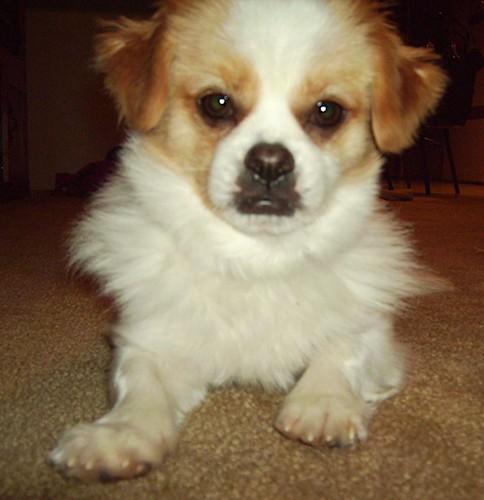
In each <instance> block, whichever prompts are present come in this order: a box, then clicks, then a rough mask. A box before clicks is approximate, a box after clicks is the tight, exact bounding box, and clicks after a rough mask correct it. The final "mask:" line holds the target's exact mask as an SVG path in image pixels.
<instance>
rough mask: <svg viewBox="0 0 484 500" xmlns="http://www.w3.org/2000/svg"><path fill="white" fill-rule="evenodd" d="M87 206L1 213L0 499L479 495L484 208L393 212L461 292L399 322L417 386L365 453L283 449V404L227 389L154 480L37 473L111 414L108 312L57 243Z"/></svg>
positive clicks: (54, 204)
mask: <svg viewBox="0 0 484 500" xmlns="http://www.w3.org/2000/svg"><path fill="white" fill-rule="evenodd" d="M81 205H82V202H81V201H80V200H76V199H72V198H52V197H48V196H45V195H43V196H34V197H31V198H29V199H25V200H20V201H12V202H9V203H6V204H3V205H0V342H1V343H0V381H1V389H0V431H1V440H0V498H1V499H27V498H29V499H30V498H34V499H35V498H45V499H48V498H55V499H65V498H67V499H69V498H76V499H77V498H89V499H91V498H93V499H96V498H109V499H118V498H120V499H136V498H143V499H151V498H162V499H165V498H166V499H210V498H211V499H238V498H243V499H291V500H298V499H325V498H327V499H360V498H361V499H370V498H375V499H452V500H455V499H478V498H484V483H483V477H484V472H483V468H482V463H483V436H484V423H483V413H484V412H483V409H484V408H483V381H484V373H483V361H484V355H483V354H484V353H483V351H484V349H483V340H482V334H483V307H482V305H483V275H484V271H483V266H482V261H483V259H484V231H483V229H484V227H483V222H484V202H483V199H478V198H471V197H461V198H455V197H452V196H448V197H445V196H444V197H442V196H440V197H439V196H437V197H430V198H425V197H416V198H415V199H414V200H413V201H411V202H393V203H392V206H393V207H394V208H396V209H397V210H399V211H400V212H401V213H402V215H403V216H404V217H405V218H406V219H407V220H410V221H413V222H414V223H415V224H416V236H417V239H418V240H419V247H420V248H421V249H422V253H423V254H424V256H425V260H426V261H427V262H428V263H431V264H432V266H433V267H434V268H435V269H437V270H438V271H440V272H441V273H443V274H445V275H446V276H448V277H449V278H450V279H451V280H452V281H453V282H454V284H455V285H456V287H457V289H456V291H455V292H452V293H446V294H442V295H437V296H431V297H425V298H421V299H418V300H415V301H414V302H413V306H414V308H413V311H412V313H407V314H406V315H404V316H402V317H401V318H400V320H399V322H398V331H399V333H400V335H401V337H402V338H403V339H404V340H405V341H406V342H407V343H408V344H410V345H411V347H412V350H413V353H414V361H413V366H412V373H411V376H410V378H409V380H408V383H407V385H406V388H405V389H404V390H403V392H401V393H400V394H399V395H398V396H396V397H395V398H393V399H391V400H389V401H388V402H386V403H385V404H384V405H383V406H382V407H381V408H380V411H379V413H377V416H376V418H375V419H374V420H373V422H372V424H371V426H370V438H369V440H368V441H367V442H366V443H365V444H363V445H360V446H358V447H356V448H353V449H343V450H338V449H334V450H329V449H313V448H310V447H308V446H304V445H302V444H299V443H296V442H291V441H288V440H286V439H285V438H283V437H282V436H280V435H279V434H278V433H277V432H275V431H274V430H273V429H272V426H271V422H272V418H273V416H274V414H275V412H276V409H277V406H278V404H279V402H280V399H281V396H280V395H278V394H272V395H269V394H266V393H264V392H262V391H259V390H258V389H251V388H244V389H234V388H227V389H221V390H218V391H216V392H214V393H212V394H211V395H210V397H209V398H208V399H207V400H206V401H205V402H204V404H203V405H202V406H201V407H200V408H199V409H198V410H197V411H195V412H194V413H193V414H192V415H191V416H190V417H189V418H188V420H187V422H186V425H185V427H184V428H183V431H182V434H181V441H180V445H179V449H178V451H177V453H176V454H175V455H174V456H172V457H170V458H169V459H168V461H167V462H166V466H165V467H164V468H163V469H162V470H160V471H157V472H154V473H152V474H151V475H149V476H147V477H144V478H141V479H137V480H134V481H131V482H120V483H115V484H107V485H84V484H81V483H78V482H75V481H66V480H64V479H63V478H62V477H60V476H59V475H58V474H57V473H55V472H54V471H53V470H52V469H51V468H50V467H49V466H48V465H47V464H46V462H45V457H46V455H47V453H48V451H49V450H50V449H51V448H52V447H53V445H54V443H55V441H56V438H57V437H58V436H59V434H60V433H61V431H62V430H63V429H64V428H65V427H67V426H70V425H72V424H74V423H76V422H80V421H89V420H92V419H94V418H95V417H97V416H99V415H100V414H101V413H102V412H103V411H104V410H105V409H106V407H107V397H106V379H107V369H108V366H109V359H110V353H109V347H108V344H107V342H106V341H105V338H104V329H105V326H106V321H107V314H106V312H105V311H104V309H103V306H102V305H101V304H100V303H99V302H98V301H97V300H96V299H95V296H94V294H93V293H92V290H90V289H89V287H87V286H86V285H82V284H80V283H78V282H76V281H75V280H73V279H70V278H68V277H67V276H66V273H65V271H64V262H63V249H62V240H63V234H64V232H65V231H66V229H67V227H68V226H69V223H70V222H71V220H72V219H73V218H74V217H75V215H76V214H77V213H78V211H79V209H80V208H81Z"/></svg>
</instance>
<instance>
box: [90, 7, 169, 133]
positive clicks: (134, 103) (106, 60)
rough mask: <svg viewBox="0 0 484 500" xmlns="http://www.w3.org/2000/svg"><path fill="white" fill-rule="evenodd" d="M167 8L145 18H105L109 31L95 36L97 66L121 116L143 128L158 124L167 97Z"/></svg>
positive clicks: (129, 124)
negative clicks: (134, 19)
mask: <svg viewBox="0 0 484 500" xmlns="http://www.w3.org/2000/svg"><path fill="white" fill-rule="evenodd" d="M168 9H169V8H168V7H166V8H161V9H160V10H159V11H158V12H157V13H156V14H155V15H154V16H153V17H152V18H151V19H149V20H145V21H133V20H131V19H128V18H125V17H122V18H121V19H119V20H118V21H108V22H104V23H102V24H103V25H104V28H105V29H106V31H105V32H104V33H101V34H100V35H98V36H97V39H96V47H95V49H96V67H97V69H98V70H99V71H100V72H101V73H103V74H104V77H105V85H106V87H107V89H108V90H109V91H110V93H111V94H112V96H113V97H114V100H115V102H116V104H117V106H118V110H119V114H120V118H121V119H124V120H125V121H126V123H127V125H128V126H129V127H131V128H134V129H137V130H141V131H144V132H147V131H149V130H151V129H152V128H153V127H155V126H156V124H157V123H158V121H159V120H160V118H161V115H162V112H163V108H164V105H165V103H166V100H167V97H168V71H169V65H170V61H171V54H170V48H169V44H168V43H167V40H166V24H167V15H168Z"/></svg>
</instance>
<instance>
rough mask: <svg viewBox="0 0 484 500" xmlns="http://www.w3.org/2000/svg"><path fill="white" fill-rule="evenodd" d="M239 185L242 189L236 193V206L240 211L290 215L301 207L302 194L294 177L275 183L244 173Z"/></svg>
mask: <svg viewBox="0 0 484 500" xmlns="http://www.w3.org/2000/svg"><path fill="white" fill-rule="evenodd" d="M238 185H239V187H240V191H239V192H237V193H236V194H235V206H236V208H237V210H238V211H239V212H240V213H243V214H253V215H278V216H286V217H288V216H291V215H294V213H295V211H296V209H297V208H298V207H299V202H300V196H299V193H298V192H297V191H296V189H295V181H294V179H291V180H286V181H284V182H283V183H281V185H273V184H271V183H260V182H258V181H257V180H254V179H251V178H247V176H245V175H242V176H241V177H240V178H239V181H238Z"/></svg>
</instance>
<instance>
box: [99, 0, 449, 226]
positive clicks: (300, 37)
mask: <svg viewBox="0 0 484 500" xmlns="http://www.w3.org/2000/svg"><path fill="white" fill-rule="evenodd" d="M109 26H110V29H109V30H108V31H107V32H106V33H104V34H102V35H100V37H99V40H98V42H99V43H98V48H97V60H98V64H99V66H100V68H101V70H102V71H103V72H104V73H105V76H106V83H107V87H108V89H109V90H110V91H111V93H112V94H113V95H114V98H115V100H116V102H117V104H118V107H119V110H120V114H121V116H122V117H123V118H124V120H125V121H126V122H127V124H128V126H129V127H131V128H132V129H134V130H137V131H139V132H141V133H142V135H143V137H144V140H145V143H146V145H147V147H148V149H149V150H150V151H151V152H152V154H153V155H154V156H157V157H159V158H160V163H162V164H163V165H165V166H166V165H169V166H170V168H172V169H175V170H176V171H177V172H178V173H179V174H180V175H182V176H185V177H186V178H187V179H189V180H190V181H192V182H193V185H194V186H195V188H196V189H197V192H198V193H199V195H200V197H201V198H202V199H203V201H204V203H205V204H206V205H207V206H208V207H210V209H211V210H213V211H215V212H217V213H218V214H219V215H220V216H221V217H222V218H224V219H226V220H228V221H229V222H231V223H232V224H233V225H235V226H236V227H238V228H239V229H243V230H247V231H260V230H261V229H265V230H270V231H286V230H287V231H290V230H291V228H292V227H294V226H295V225H298V226H299V225H300V224H301V223H303V222H304V221H308V220H311V219H313V218H315V217H317V215H318V214H320V213H321V211H323V210H324V207H325V206H327V204H328V200H330V199H331V197H332V196H334V193H335V192H336V191H337V189H336V188H337V186H341V185H345V184H349V183H353V184H354V183H358V182H362V183H365V182H366V181H367V180H368V179H371V180H372V182H373V183H374V181H375V179H376V177H377V175H378V169H379V167H380V165H381V158H380V153H387V152H389V153H397V152H400V151H401V150H403V149H404V148H406V147H408V146H409V145H410V144H411V143H412V141H413V138H414V135H415V133H416V131H417V129H418V126H419V124H420V122H421V121H422V120H423V119H424V118H425V117H426V116H427V115H428V114H429V113H430V112H431V111H432V110H433V109H434V107H435V105H436V103H437V101H438V99H439V97H440V96H441V94H442V92H443V89H444V86H445V80H446V79H445V76H444V75H443V73H442V71H441V70H440V69H439V68H438V66H436V65H435V64H434V63H433V59H435V57H434V56H433V55H432V54H431V53H430V52H428V51H427V50H425V49H419V48H410V47H406V46H404V45H403V44H402V42H401V40H400V38H399V37H398V36H397V34H396V33H395V31H394V30H393V29H392V28H391V27H390V26H389V24H388V22H387V20H386V17H385V16H384V15H383V14H382V13H380V12H379V10H378V6H377V2H371V1H363V0H362V1H351V0H285V1H281V0H168V1H165V2H163V3H162V4H161V7H160V9H159V11H158V12H157V13H156V14H155V15H154V16H153V17H152V18H151V19H149V20H146V21H131V20H128V19H121V20H120V21H119V22H116V23H111V24H110V25H109ZM269 228H270V229H269Z"/></svg>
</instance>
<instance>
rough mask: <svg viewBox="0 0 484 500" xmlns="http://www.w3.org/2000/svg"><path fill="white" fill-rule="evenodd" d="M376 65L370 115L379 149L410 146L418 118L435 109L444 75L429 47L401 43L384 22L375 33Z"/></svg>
mask: <svg viewBox="0 0 484 500" xmlns="http://www.w3.org/2000/svg"><path fill="white" fill-rule="evenodd" d="M374 39H375V42H374V43H375V46H376V47H377V51H378V54H377V67H376V71H375V78H374V83H373V88H372V103H371V119H372V128H373V134H374V137H375V142H376V144H377V146H378V148H379V150H380V151H382V152H385V153H399V152H401V151H402V150H403V149H405V148H407V147H409V146H410V145H411V144H412V142H413V141H414V138H415V134H416V133H417V131H418V128H419V126H420V124H421V122H422V121H423V120H424V119H425V118H426V117H427V116H428V115H429V114H430V113H431V112H432V111H434V109H435V107H436V106H437V103H438V102H439V99H440V97H441V96H442V94H443V92H444V90H445V86H446V84H447V77H446V76H445V74H444V72H443V70H442V69H441V68H440V67H439V66H438V65H437V64H436V60H437V56H436V55H435V54H433V53H432V52H431V51H430V50H427V49H423V48H416V47H407V46H405V45H403V43H402V42H401V40H400V39H399V37H398V36H397V35H396V34H395V33H394V32H393V31H392V29H391V28H389V27H388V26H386V25H385V24H383V23H382V24H381V26H380V29H379V30H378V33H377V32H376V31H375V35H374Z"/></svg>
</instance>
